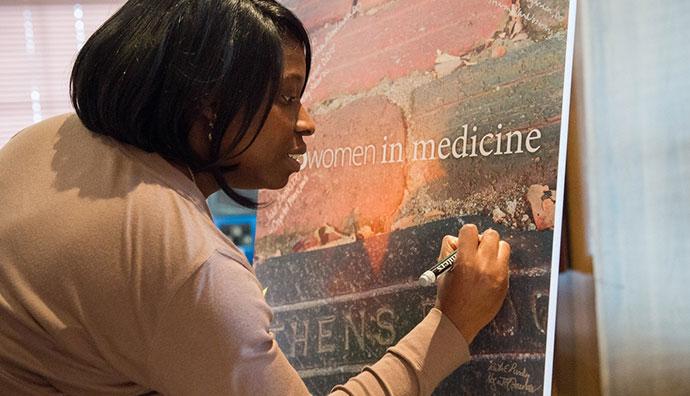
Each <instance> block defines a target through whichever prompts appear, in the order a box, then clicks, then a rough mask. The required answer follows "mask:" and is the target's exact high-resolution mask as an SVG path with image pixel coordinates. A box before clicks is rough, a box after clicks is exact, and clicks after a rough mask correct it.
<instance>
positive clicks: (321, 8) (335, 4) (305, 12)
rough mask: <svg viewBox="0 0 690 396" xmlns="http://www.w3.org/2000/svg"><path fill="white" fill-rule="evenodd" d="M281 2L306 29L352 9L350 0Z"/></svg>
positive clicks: (324, 22)
mask: <svg viewBox="0 0 690 396" xmlns="http://www.w3.org/2000/svg"><path fill="white" fill-rule="evenodd" d="M281 3H282V4H283V5H284V6H286V7H287V8H288V9H290V11H292V12H294V13H295V15H297V17H298V18H299V19H300V20H301V21H302V23H303V24H304V27H305V28H306V29H307V30H314V29H316V28H318V27H320V26H323V25H325V24H327V23H334V22H336V21H338V20H340V19H342V18H344V17H345V15H347V14H348V13H349V12H350V10H351V9H352V0H328V1H323V0H284V1H281Z"/></svg>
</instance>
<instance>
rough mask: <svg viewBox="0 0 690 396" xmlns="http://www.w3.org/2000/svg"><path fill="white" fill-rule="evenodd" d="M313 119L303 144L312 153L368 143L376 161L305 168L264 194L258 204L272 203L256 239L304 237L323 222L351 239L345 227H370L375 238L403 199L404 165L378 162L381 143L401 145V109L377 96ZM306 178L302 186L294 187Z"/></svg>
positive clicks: (262, 215)
mask: <svg viewBox="0 0 690 396" xmlns="http://www.w3.org/2000/svg"><path fill="white" fill-rule="evenodd" d="M315 120H316V123H317V132H316V135H315V136H314V137H313V138H308V139H307V140H306V142H307V145H308V152H309V153H310V154H312V153H314V152H315V151H321V150H325V149H327V148H331V149H335V148H338V147H340V148H343V147H351V148H353V147H355V146H366V145H370V144H371V145H373V146H374V148H375V149H376V150H375V151H373V152H371V151H370V153H373V154H374V155H375V158H374V159H373V161H372V159H371V157H368V158H367V164H366V165H361V166H353V165H350V166H341V162H340V161H339V163H338V166H337V167H333V166H332V167H330V168H328V169H324V168H323V163H322V168H321V169H315V168H313V167H312V168H311V169H310V168H306V169H303V170H302V171H301V172H300V173H299V174H297V175H293V176H292V177H291V181H290V184H289V185H288V187H286V188H285V189H283V190H280V191H270V192H262V194H261V196H260V200H261V201H271V202H274V204H273V207H269V208H266V209H264V210H260V211H259V212H258V216H259V217H258V221H259V223H260V224H262V226H261V227H259V234H258V235H257V239H260V238H262V237H263V236H265V235H273V236H276V235H280V234H285V233H291V232H297V233H298V234H299V235H306V234H308V233H311V232H313V231H314V230H316V229H318V228H319V227H320V226H322V225H323V224H325V223H328V224H331V225H333V226H334V227H335V228H336V229H338V230H344V231H346V232H348V233H350V232H351V233H352V234H354V231H355V230H353V229H350V230H348V227H349V228H351V226H352V225H355V223H356V226H358V227H360V228H361V227H363V226H365V225H369V226H370V227H371V228H372V229H373V231H374V232H377V233H378V232H381V231H386V230H387V228H389V227H390V224H391V222H392V218H393V216H394V214H395V212H396V210H397V209H398V207H399V205H400V203H401V202H402V199H403V193H404V188H405V175H404V169H403V163H402V162H399V163H394V164H382V163H381V144H382V142H383V141H384V137H387V142H389V143H394V142H404V136H405V124H404V121H403V115H402V110H401V109H400V108H399V107H397V106H396V105H394V104H392V103H391V102H389V101H388V100H387V99H386V98H385V97H380V96H378V97H370V98H364V99H360V100H358V101H355V102H353V103H351V104H349V105H346V106H344V107H342V108H340V109H338V110H334V111H331V112H329V113H326V114H323V115H316V116H315ZM329 158H332V157H329ZM361 160H362V159H361V158H360V162H361ZM372 162H373V163H372ZM312 164H313V162H312ZM305 179H306V183H304V186H303V187H295V186H299V185H300V180H305ZM290 200H291V201H292V203H291V204H290V205H286V203H287V202H288V201H290ZM283 211H284V214H281V212H283ZM353 222H354V223H353Z"/></svg>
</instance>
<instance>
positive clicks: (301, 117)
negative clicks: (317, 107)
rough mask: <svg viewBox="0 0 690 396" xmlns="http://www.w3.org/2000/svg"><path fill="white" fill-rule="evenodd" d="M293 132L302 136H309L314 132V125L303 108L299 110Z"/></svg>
mask: <svg viewBox="0 0 690 396" xmlns="http://www.w3.org/2000/svg"><path fill="white" fill-rule="evenodd" d="M295 131H296V132H297V133H299V134H300V135H302V136H311V135H313V134H314V132H315V131H316V123H315V122H314V119H313V118H311V114H309V112H308V111H307V108H306V107H304V106H301V107H300V109H299V114H298V116H297V125H296V126H295Z"/></svg>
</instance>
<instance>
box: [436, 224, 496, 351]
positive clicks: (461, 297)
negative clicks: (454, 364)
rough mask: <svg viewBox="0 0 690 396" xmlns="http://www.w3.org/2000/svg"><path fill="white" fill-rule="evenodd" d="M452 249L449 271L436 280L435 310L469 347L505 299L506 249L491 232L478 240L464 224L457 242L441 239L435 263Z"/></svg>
mask: <svg viewBox="0 0 690 396" xmlns="http://www.w3.org/2000/svg"><path fill="white" fill-rule="evenodd" d="M456 249H457V250H458V255H457V258H456V261H455V264H454V267H453V269H452V271H446V272H445V273H444V274H442V275H441V276H440V277H439V279H438V292H437V296H436V308H438V309H440V310H441V312H443V314H444V315H446V316H447V317H448V318H449V319H450V320H451V322H453V324H455V327H457V328H458V330H459V331H460V333H461V334H462V335H463V337H465V340H466V341H467V343H468V344H469V343H471V342H472V340H473V339H474V337H475V336H476V335H477V333H479V330H481V329H482V328H483V327H484V326H486V325H487V324H488V323H489V322H490V321H491V320H492V319H493V318H494V317H495V316H496V314H497V313H498V310H499V309H500V308H501V305H502V304H503V300H504V299H505V297H506V294H507V292H508V258H509V257H510V245H508V243H507V242H505V241H501V240H500V236H499V235H498V232H496V231H495V230H492V229H488V230H486V231H484V233H483V234H482V235H481V236H480V235H479V232H478V230H477V227H476V226H475V225H474V224H466V225H464V226H463V227H462V228H461V229H460V233H459V236H458V237H457V238H456V237H453V236H450V235H448V236H446V237H445V238H443V244H442V245H441V253H440V256H439V259H441V258H445V257H446V256H448V255H449V254H451V253H452V252H453V251H454V250H456Z"/></svg>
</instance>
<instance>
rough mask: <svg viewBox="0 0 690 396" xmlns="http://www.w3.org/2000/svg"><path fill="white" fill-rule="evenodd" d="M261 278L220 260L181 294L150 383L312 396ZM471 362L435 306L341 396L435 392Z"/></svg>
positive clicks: (171, 388)
mask: <svg viewBox="0 0 690 396" xmlns="http://www.w3.org/2000/svg"><path fill="white" fill-rule="evenodd" d="M271 320H272V313H271V309H270V307H269V306H268V304H267V303H266V301H265V299H264V297H263V293H262V291H261V286H260V284H259V282H258V280H257V279H256V277H255V276H254V274H253V273H252V272H251V271H249V270H248V269H246V268H245V267H244V266H242V265H241V264H240V263H238V262H237V261H235V260H233V259H231V258H229V257H228V256H224V255H221V254H215V255H213V256H212V257H211V258H210V259H209V260H207V261H206V262H205V263H204V264H203V265H202V266H201V267H200V268H199V269H198V270H197V271H196V272H195V273H194V274H193V276H192V277H191V278H190V279H188V280H187V282H186V283H185V284H184V285H182V286H181V287H180V289H179V290H178V291H177V292H176V293H175V295H174V297H173V298H172V300H171V301H170V302H169V304H168V305H167V307H166V308H165V310H164V312H163V314H162V316H161V318H160V319H159V323H158V324H157V330H156V334H155V337H154V338H153V339H152V340H151V342H150V345H149V349H148V351H147V367H148V378H149V383H148V384H145V385H147V386H149V387H151V388H152V389H155V390H156V391H158V392H160V393H162V394H165V395H170V396H174V395H254V396H257V395H276V394H281V395H308V394H309V391H308V390H307V387H306V385H305V384H304V382H303V381H302V379H301V378H300V377H299V375H298V373H297V371H296V370H295V369H294V368H293V367H292V366H291V365H290V363H289V362H288V360H287V358H286V357H285V355H284V354H283V352H282V351H281V350H280V348H279V347H278V344H277V342H276V341H275V339H274V337H273V334H272V333H271V332H270V330H269V326H270V323H271ZM468 359H469V354H468V348H467V343H466V342H465V341H464V339H463V338H462V336H461V335H460V333H459V331H458V330H457V329H456V328H455V326H454V325H453V324H452V323H451V322H450V321H449V320H448V319H447V318H446V317H445V316H443V314H442V313H441V312H440V311H438V310H436V309H433V310H432V311H431V312H430V313H429V315H427V316H426V317H425V318H424V319H423V320H422V322H420V323H419V324H418V325H417V326H416V327H415V328H414V329H413V330H412V331H411V332H410V333H409V334H408V335H406V336H405V337H404V338H403V339H402V340H400V342H398V344H396V345H395V346H393V347H391V348H389V349H388V351H387V352H386V354H385V355H384V356H383V357H382V358H381V360H379V361H378V362H376V363H374V364H373V365H371V366H370V367H366V368H365V369H364V370H363V371H362V372H361V373H360V374H358V375H357V376H355V377H353V378H351V379H350V380H349V381H348V382H347V383H345V384H344V385H339V386H336V387H335V388H334V389H333V390H332V392H333V393H332V394H333V395H383V394H393V395H417V394H430V393H431V392H432V391H433V389H434V388H435V387H436V386H437V385H438V383H439V382H440V381H441V380H443V378H445V377H446V376H447V375H448V374H450V373H451V372H452V371H453V370H454V369H455V368H457V367H458V366H459V365H460V364H462V363H464V362H465V361H467V360H468Z"/></svg>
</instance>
